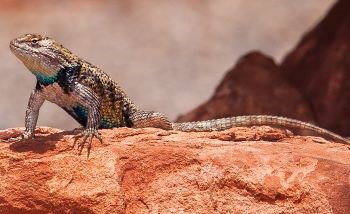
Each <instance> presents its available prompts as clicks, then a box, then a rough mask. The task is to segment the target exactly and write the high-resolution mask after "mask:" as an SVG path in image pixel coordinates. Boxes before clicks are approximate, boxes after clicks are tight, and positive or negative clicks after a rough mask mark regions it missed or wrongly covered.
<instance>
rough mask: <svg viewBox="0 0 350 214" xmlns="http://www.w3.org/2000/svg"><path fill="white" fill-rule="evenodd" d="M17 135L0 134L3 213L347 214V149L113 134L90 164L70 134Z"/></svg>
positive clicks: (264, 137)
mask: <svg viewBox="0 0 350 214" xmlns="http://www.w3.org/2000/svg"><path fill="white" fill-rule="evenodd" d="M19 131H20V130H18V129H10V130H4V131H1V132H0V139H2V140H1V141H0V180H1V183H0V213H29V212H31V213H48V212H51V213H52V212H53V213H64V212H65V213H72V212H75V213H349V212H350V191H349V189H350V177H349V176H350V149H349V146H345V145H341V144H335V143H331V142H327V141H325V140H322V139H320V138H316V137H298V136H295V137H288V136H286V135H285V134H284V132H283V131H280V130H278V129H272V128H270V127H252V128H232V129H230V130H226V131H222V132H207V133H183V132H176V131H164V130H159V129H128V128H120V129H113V130H101V134H102V135H103V139H104V144H103V145H101V144H99V143H98V141H94V142H93V149H92V153H91V156H90V158H89V159H88V160H87V158H86V155H80V156H79V155H77V151H76V150H72V149H71V148H70V143H71V137H72V133H71V132H61V131H60V130H56V129H50V128H40V129H38V130H37V132H38V137H37V138H36V139H34V140H24V141H20V142H12V143H11V142H8V141H7V140H6V139H8V138H10V137H15V136H18V134H19ZM315 140H316V141H322V142H324V144H320V143H316V142H315Z"/></svg>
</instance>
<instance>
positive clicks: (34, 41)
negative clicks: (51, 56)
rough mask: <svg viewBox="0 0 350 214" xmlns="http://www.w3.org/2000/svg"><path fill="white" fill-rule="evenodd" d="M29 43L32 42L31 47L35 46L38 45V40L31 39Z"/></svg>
mask: <svg viewBox="0 0 350 214" xmlns="http://www.w3.org/2000/svg"><path fill="white" fill-rule="evenodd" d="M31 42H32V44H33V45H35V44H38V42H39V40H38V39H33V40H32V41H31Z"/></svg>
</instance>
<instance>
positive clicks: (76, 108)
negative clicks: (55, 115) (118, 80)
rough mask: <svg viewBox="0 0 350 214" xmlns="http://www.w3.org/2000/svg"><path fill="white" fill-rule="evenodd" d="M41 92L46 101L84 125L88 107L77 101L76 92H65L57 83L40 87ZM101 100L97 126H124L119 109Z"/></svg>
mask: <svg viewBox="0 0 350 214" xmlns="http://www.w3.org/2000/svg"><path fill="white" fill-rule="evenodd" d="M42 94H43V96H44V98H45V99H46V100H47V101H49V102H52V103H55V104H56V105H58V106H60V107H61V108H62V109H63V110H65V111H66V112H67V113H68V114H69V115H70V116H72V117H73V118H74V119H75V120H76V121H77V122H78V123H79V124H81V125H82V126H86V124H87V119H88V109H87V108H86V107H85V106H83V105H81V104H80V103H79V102H78V100H79V99H77V95H76V94H74V93H70V94H67V93H65V92H64V90H63V89H62V88H61V87H60V86H59V85H58V84H57V83H53V84H50V85H48V86H45V87H44V88H43V89H42ZM103 100H104V99H102V103H101V105H102V111H101V118H100V119H101V120H100V124H99V128H113V127H120V126H125V125H124V121H123V116H122V113H121V111H120V110H119V111H117V109H116V108H117V107H115V108H114V106H113V108H112V107H111V106H110V105H108V104H111V103H112V102H107V103H106V102H104V101H103ZM118 107H119V105H118Z"/></svg>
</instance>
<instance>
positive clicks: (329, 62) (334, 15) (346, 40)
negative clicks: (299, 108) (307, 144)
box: [282, 0, 350, 136]
mask: <svg viewBox="0 0 350 214" xmlns="http://www.w3.org/2000/svg"><path fill="white" fill-rule="evenodd" d="M349 10H350V2H349V1H345V0H340V1H338V2H337V3H336V4H335V6H334V7H333V9H331V10H330V12H329V14H328V15H327V16H326V17H325V18H324V19H323V20H322V21H321V22H320V23H319V24H318V25H317V26H316V27H315V28H314V29H313V30H311V31H310V32H309V33H307V34H306V35H305V36H304V37H303V39H302V40H301V42H300V43H299V44H298V46H297V47H296V48H295V49H294V50H293V51H292V52H291V53H290V54H288V56H287V57H286V58H285V60H284V62H283V64H282V69H283V71H285V75H286V76H287V78H288V79H289V80H290V81H291V83H293V85H295V86H296V87H297V88H298V89H299V90H300V91H301V92H302V93H303V94H304V95H305V97H306V99H307V100H308V101H309V102H310V104H311V108H312V111H313V113H314V115H315V117H316V118H315V119H316V121H317V123H318V124H319V125H321V126H323V127H325V128H327V129H330V130H333V131H335V132H337V133H339V134H341V135H345V136H347V135H350V129H349V127H350V119H349V118H350V109H349V106H350V99H349V97H350V72H349V71H350V61H349V58H350V13H349Z"/></svg>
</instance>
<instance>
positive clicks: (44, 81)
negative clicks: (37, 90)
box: [32, 71, 57, 85]
mask: <svg viewBox="0 0 350 214" xmlns="http://www.w3.org/2000/svg"><path fill="white" fill-rule="evenodd" d="M32 73H33V74H34V75H35V76H36V78H37V79H38V81H39V82H40V83H42V84H44V85H50V84H52V83H54V82H56V81H57V74H56V75H53V76H46V75H45V74H43V73H40V72H37V71H32Z"/></svg>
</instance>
